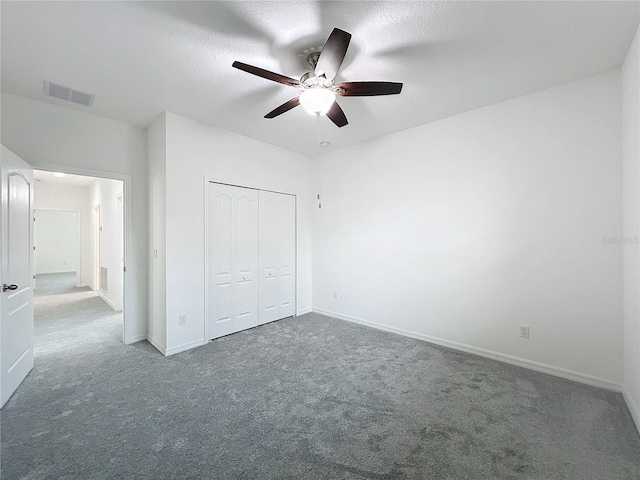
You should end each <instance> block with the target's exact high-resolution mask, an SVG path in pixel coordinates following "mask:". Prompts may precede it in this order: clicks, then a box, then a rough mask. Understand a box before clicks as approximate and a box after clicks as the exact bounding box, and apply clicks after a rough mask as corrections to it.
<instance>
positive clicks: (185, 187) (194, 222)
mask: <svg viewBox="0 0 640 480" xmlns="http://www.w3.org/2000/svg"><path fill="white" fill-rule="evenodd" d="M205 177H207V178H208V179H209V180H211V181H217V182H223V183H228V184H233V185H241V186H247V187H253V188H259V189H264V190H274V191H278V192H284V193H291V194H295V195H297V202H298V203H297V208H298V210H297V215H298V216H297V220H298V225H297V240H298V252H297V255H298V256H297V311H298V312H299V313H301V312H306V311H310V309H311V223H310V214H311V209H312V207H313V197H312V192H311V185H312V179H313V173H312V162H311V160H310V159H309V158H308V157H305V156H303V155H300V154H297V153H292V152H289V151H286V150H283V149H281V148H278V147H274V146H272V145H268V144H265V143H262V142H259V141H257V140H253V139H250V138H247V137H243V136H241V135H237V134H234V133H231V132H228V131H225V130H221V129H218V128H215V127H211V126H208V125H204V124H202V123H199V122H196V121H193V120H190V119H187V118H184V117H181V116H178V115H175V114H171V113H167V114H166V179H167V181H166V227H165V228H166V306H167V307H166V308H167V353H168V354H171V353H175V352H177V351H180V350H183V349H186V348H189V347H191V346H196V345H199V344H202V342H204V325H205V310H204V304H205V244H204V219H205V208H204V206H205V196H204V194H205V182H204V179H205ZM153 216H154V218H155V214H154V215H153ZM183 314H184V315H186V316H187V322H186V324H185V325H179V324H178V315H183Z"/></svg>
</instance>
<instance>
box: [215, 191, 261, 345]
mask: <svg viewBox="0 0 640 480" xmlns="http://www.w3.org/2000/svg"><path fill="white" fill-rule="evenodd" d="M208 203H209V204H208V217H209V218H208V223H209V292H208V294H209V295H208V301H209V305H208V312H207V314H208V315H207V318H208V325H207V332H208V334H207V336H208V338H209V339H211V338H218V337H221V336H223V335H228V334H230V333H234V332H238V331H240V330H244V329H246V328H251V327H255V326H256V325H258V281H257V276H258V191H257V190H253V189H250V188H242V187H232V186H229V185H221V184H218V183H210V184H209V200H208Z"/></svg>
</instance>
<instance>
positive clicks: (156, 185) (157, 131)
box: [147, 114, 167, 352]
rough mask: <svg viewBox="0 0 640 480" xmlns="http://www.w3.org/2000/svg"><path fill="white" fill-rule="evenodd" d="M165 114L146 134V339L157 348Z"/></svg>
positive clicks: (163, 333)
mask: <svg viewBox="0 0 640 480" xmlns="http://www.w3.org/2000/svg"><path fill="white" fill-rule="evenodd" d="M166 129H167V117H166V114H162V115H160V117H159V118H158V119H157V120H156V121H155V122H154V123H153V125H151V127H150V128H149V133H148V135H147V151H148V155H149V202H150V203H149V213H150V215H149V221H150V225H149V232H150V235H149V237H150V238H149V251H150V256H149V279H150V283H151V285H150V286H149V293H150V297H151V298H150V299H149V311H150V313H151V318H150V319H149V341H150V342H151V343H152V344H153V345H154V346H155V347H156V348H158V349H159V350H160V351H162V352H164V351H166V348H167V308H166V306H167V303H166V302H167V295H166V288H167V275H166V251H167V249H166V240H167V238H166V232H167V231H166V213H167V212H166V202H165V200H166V195H167V190H166V186H167V135H166Z"/></svg>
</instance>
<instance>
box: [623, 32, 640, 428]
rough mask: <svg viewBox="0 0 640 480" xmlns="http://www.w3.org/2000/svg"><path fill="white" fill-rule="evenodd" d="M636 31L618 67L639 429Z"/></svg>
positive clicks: (628, 312)
mask: <svg viewBox="0 0 640 480" xmlns="http://www.w3.org/2000/svg"><path fill="white" fill-rule="evenodd" d="M639 43H640V29H639V30H638V33H636V37H635V39H634V41H633V43H632V44H631V48H630V49H629V53H628V54H627V58H626V60H625V62H624V65H623V68H622V118H623V147H622V148H623V173H624V176H623V180H624V182H623V193H624V196H623V209H624V235H623V238H624V239H625V241H624V243H623V244H622V248H623V251H624V263H623V265H624V385H623V391H624V396H625V399H626V401H627V404H628V405H629V410H630V411H631V414H632V416H633V417H634V420H635V422H636V426H637V427H638V430H640V304H639V302H640V256H639V255H638V248H639V247H638V237H639V236H640V188H639V184H640V58H639V57H640V47H639Z"/></svg>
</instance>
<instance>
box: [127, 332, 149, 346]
mask: <svg viewBox="0 0 640 480" xmlns="http://www.w3.org/2000/svg"><path fill="white" fill-rule="evenodd" d="M146 339H147V334H146V333H145V334H144V335H134V336H133V337H131V338H129V339H128V340H129V341H128V342H127V345H131V344H132V343H137V342H141V341H142V340H146Z"/></svg>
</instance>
